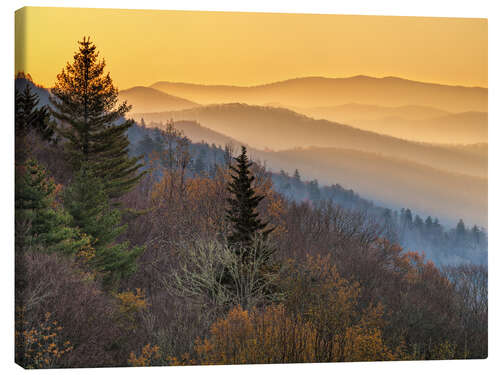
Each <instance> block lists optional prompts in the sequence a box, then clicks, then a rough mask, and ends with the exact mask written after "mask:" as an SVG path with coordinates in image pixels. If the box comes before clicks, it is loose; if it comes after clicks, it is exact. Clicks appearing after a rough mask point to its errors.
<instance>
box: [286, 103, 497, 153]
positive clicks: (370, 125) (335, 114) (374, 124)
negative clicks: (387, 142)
mask: <svg viewBox="0 0 500 375" xmlns="http://www.w3.org/2000/svg"><path fill="white" fill-rule="evenodd" d="M294 110H295V111H296V112H300V113H303V114H305V115H307V116H310V117H312V118H315V119H326V120H329V121H334V122H340V123H343V124H349V125H352V126H355V127H357V128H360V129H364V130H370V131H374V132H376V133H380V134H386V135H392V136H394V137H398V138H403V139H409V140H414V141H420V142H440V143H474V142H488V113H487V112H474V111H469V112H461V113H450V112H446V111H443V110H440V109H437V108H433V107H424V106H401V107H382V106H373V105H362V104H355V103H352V104H345V105H339V106H331V107H317V108H295V109H294Z"/></svg>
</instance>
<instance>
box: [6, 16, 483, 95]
mask: <svg viewBox="0 0 500 375" xmlns="http://www.w3.org/2000/svg"><path fill="white" fill-rule="evenodd" d="M23 24H25V25H26V27H24V26H23ZM62 28H63V29H64V30H65V32H64V33H61V32H59V31H58V30H59V29H62ZM487 28H488V24H487V20H486V19H466V18H438V17H432V18H425V17H393V16H351V15H323V14H319V15H318V14H286V15H284V14H279V13H239V12H238V13H235V12H196V11H165V10H158V11H156V10H155V11H149V10H122V9H120V10H118V9H83V8H49V7H47V8H39V7H28V8H23V9H21V10H19V11H18V12H17V13H16V46H17V48H16V67H15V70H16V72H17V71H24V72H26V73H29V74H30V75H31V76H32V77H33V79H34V81H35V82H36V83H38V84H41V85H43V86H44V87H52V85H53V83H54V81H55V79H56V76H57V74H58V73H59V72H60V71H61V69H62V68H63V66H64V65H65V64H66V62H67V61H71V60H72V57H73V54H74V52H75V51H76V50H77V47H78V46H77V41H78V40H81V39H82V37H83V36H90V37H91V40H93V41H94V42H95V44H96V46H97V48H98V50H99V51H100V56H101V57H102V58H104V59H105V60H106V63H107V66H106V70H107V71H109V72H110V73H111V76H112V78H113V80H114V82H115V83H116V84H117V86H118V87H119V88H120V89H122V90H123V89H128V88H131V87H134V86H149V85H152V84H154V83H155V82H158V81H169V82H183V83H194V84H203V85H228V86H244V87H248V86H258V85H262V84H269V83H273V82H280V81H286V80H290V79H295V78H306V77H325V78H348V77H353V76H359V75H364V76H369V77H375V78H383V77H398V78H402V79H406V80H411V81H419V82H427V83H435V84H442V85H452V86H466V87H483V88H487V87H488V73H487V58H488V52H487ZM396 29H397V30H398V32H397V33H394V30H396ZM21 45H24V49H21V48H19V47H20V46H21ZM48 51H50V52H48Z"/></svg>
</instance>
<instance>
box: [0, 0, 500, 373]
mask: <svg viewBox="0 0 500 375" xmlns="http://www.w3.org/2000/svg"><path fill="white" fill-rule="evenodd" d="M495 3H496V2H495V1H493V0H490V1H488V0H475V1H471V0H469V1H462V0H434V1H431V0H419V1H404V0H392V1H390V0H344V1H342V2H338V1H319V0H307V1H296V0H267V1H262V0H252V1H250V0H244V1H240V2H237V1H228V0H225V1H224V0H211V1H208V2H207V1H201V0H199V1H195V0H183V1H180V0H175V1H154V0H140V1H132V0H120V1H116V0H99V1H97V0H90V1H81V0H80V1H78V0H65V1H36V0H32V1H27V2H24V1H16V0H2V1H1V5H0V7H1V20H0V27H1V29H2V30H1V31H2V32H1V34H0V35H1V38H2V43H1V44H0V48H1V57H0V63H1V74H0V77H1V84H0V92H1V95H2V97H1V101H0V103H1V104H2V107H1V108H2V112H1V122H0V123H1V129H2V130H1V132H0V153H1V156H0V160H1V169H0V172H1V180H0V188H1V195H0V197H1V199H0V202H1V206H0V220H1V223H0V230H1V237H0V241H1V242H0V245H1V246H0V254H1V258H0V259H1V262H0V263H1V267H2V268H1V271H0V286H1V288H2V289H1V290H2V293H1V294H0V301H2V302H0V306H1V307H0V314H1V319H0V321H1V323H0V324H1V327H2V331H1V335H0V345H1V346H0V348H1V349H0V355H1V357H0V358H1V359H0V368H1V369H2V370H3V371H1V373H2V374H11V373H14V374H15V373H21V372H22V371H24V370H22V369H21V368H20V367H18V366H17V365H15V364H14V79H13V78H14V11H15V10H16V9H18V8H21V7H23V6H66V7H69V6H72V7H93V8H103V7H105V8H128V9H134V8H135V9H172V10H173V9H178V10H220V11H253V12H287V13H330V14H367V15H391V16H441V17H479V18H488V39H489V63H488V66H489V67H491V68H490V69H489V76H488V77H489V84H488V86H489V124H490V126H489V143H490V147H489V150H490V153H489V160H490V170H489V191H490V192H491V194H489V213H490V215H489V225H488V227H489V269H490V272H489V277H490V287H489V291H490V293H489V301H490V304H489V307H490V309H489V312H490V319H489V358H488V359H487V360H468V361H464V360H460V361H419V362H390V363H380V362H379V363H334V364H311V365H253V366H237V367H235V366H202V367H175V368H174V367H169V368H162V367H160V368H139V369H137V368H134V369H133V368H126V369H124V368H120V369H92V370H89V369H76V370H44V372H43V373H44V374H63V373H71V374H86V373H89V372H90V373H96V374H108V373H109V374H118V373H121V372H122V371H125V372H126V373H129V374H138V373H146V374H159V373H165V372H166V371H168V372H169V373H172V374H200V373H204V374H216V373H217V374H233V373H234V372H235V371H237V372H238V373H243V374H251V373H252V374H253V373H255V372H256V371H258V372H259V373H271V372H273V373H277V372H287V373H290V374H303V373H304V372H310V373H320V374H323V373H324V374H326V373H332V372H337V373H349V374H358V373H359V374H361V373H370V374H402V373H404V374H422V373H424V374H426V375H427V374H438V373H440V374H442V373H444V374H446V373H452V372H453V374H473V375H475V374H479V373H481V374H490V373H499V371H500V370H499V368H500V360H499V358H500V352H499V345H498V335H499V330H498V318H499V317H500V315H499V311H498V299H497V296H498V279H499V278H498V276H497V275H496V272H495V271H497V270H498V267H497V266H498V262H497V259H498V256H497V254H496V253H497V251H498V235H497V234H498V230H499V223H498V219H497V218H496V215H495V212H496V211H497V209H498V207H499V199H498V197H497V195H496V192H497V191H498V187H499V179H498V172H497V168H496V167H497V164H496V163H497V162H499V161H500V158H499V155H500V151H499V149H498V146H499V144H498V139H499V137H498V134H499V130H498V125H499V123H498V122H499V121H498V120H499V109H498V104H499V93H498V86H499V70H500V61H499V42H500V41H499V38H498V36H499V22H500V14H499V12H498V9H497V8H498V7H497V6H496V4H495ZM60 32H64V30H60ZM394 32H395V33H397V30H394ZM457 188H458V189H459V188H460V187H459V186H457ZM497 367H498V368H497ZM495 368H497V369H496V370H495Z"/></svg>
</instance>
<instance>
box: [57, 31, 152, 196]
mask: <svg viewBox="0 0 500 375" xmlns="http://www.w3.org/2000/svg"><path fill="white" fill-rule="evenodd" d="M78 44H79V49H78V51H77V52H76V53H75V55H74V57H73V62H72V63H69V62H68V63H67V64H66V67H65V68H63V70H62V71H61V73H60V74H58V76H57V81H56V83H55V86H54V88H53V90H52V96H51V99H50V100H51V103H52V107H53V109H52V114H53V116H54V117H55V118H56V119H57V120H59V126H58V127H57V131H58V133H59V134H60V135H61V137H62V138H63V139H65V140H66V141H67V143H66V145H67V150H68V152H69V158H70V161H71V162H72V165H73V170H74V171H78V170H80V168H81V165H82V163H86V164H87V165H88V166H90V167H91V168H92V170H93V172H94V174H95V176H96V177H99V178H102V179H103V181H104V188H105V190H106V193H107V194H108V196H109V197H110V198H119V197H120V196H122V195H123V194H125V193H126V192H127V191H129V190H131V189H132V188H133V187H134V186H135V184H136V183H137V182H138V180H139V179H140V178H141V177H142V175H143V173H142V174H138V173H137V170H138V169H139V168H140V167H141V164H139V163H138V161H139V159H140V158H139V157H136V158H130V157H129V155H128V147H129V141H128V138H127V134H126V133H127V129H128V128H130V126H132V124H133V121H132V120H124V119H123V117H124V116H125V114H126V113H127V112H128V111H129V110H130V108H131V107H130V106H128V105H127V103H126V102H123V103H118V89H117V88H116V87H115V86H114V85H113V81H112V80H111V77H110V75H109V73H106V74H105V73H104V67H105V62H104V60H99V53H98V52H97V49H96V46H95V45H94V44H93V43H92V42H91V41H90V38H83V40H82V41H79V42H78ZM120 121H122V122H121V123H119V122H120Z"/></svg>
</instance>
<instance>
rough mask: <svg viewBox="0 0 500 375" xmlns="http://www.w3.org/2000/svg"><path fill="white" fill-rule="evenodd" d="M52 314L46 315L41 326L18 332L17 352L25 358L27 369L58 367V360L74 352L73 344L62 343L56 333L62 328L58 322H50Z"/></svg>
mask: <svg viewBox="0 0 500 375" xmlns="http://www.w3.org/2000/svg"><path fill="white" fill-rule="evenodd" d="M51 316H52V314H51V313H49V312H47V313H45V320H44V321H42V322H40V324H39V326H38V327H36V328H32V329H30V330H24V331H22V332H19V331H16V351H17V352H18V353H19V354H21V356H23V354H24V358H22V357H21V358H22V360H21V362H22V363H23V365H24V366H25V367H27V368H53V367H57V363H58V360H59V359H60V358H61V357H62V356H63V355H64V354H66V353H68V352H70V351H72V350H73V347H72V346H71V343H70V342H69V341H65V342H64V343H61V338H60V337H59V334H58V333H56V332H61V331H62V327H61V326H59V325H58V324H59V323H58V322H57V321H56V320H54V321H50V317H51Z"/></svg>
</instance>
